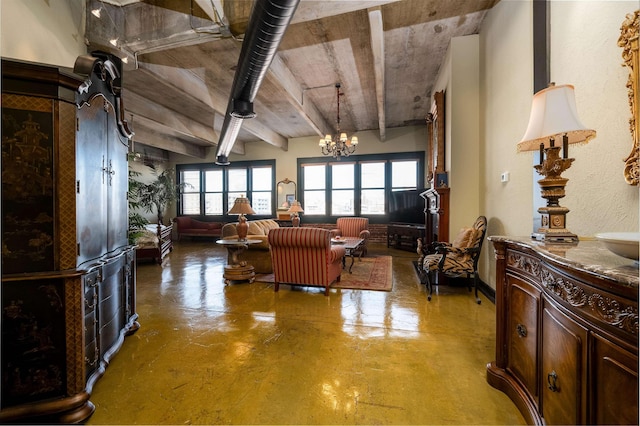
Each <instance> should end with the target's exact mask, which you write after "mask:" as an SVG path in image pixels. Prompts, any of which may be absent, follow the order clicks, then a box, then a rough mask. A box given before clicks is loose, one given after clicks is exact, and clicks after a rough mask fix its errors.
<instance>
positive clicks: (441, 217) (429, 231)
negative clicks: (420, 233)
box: [420, 187, 450, 245]
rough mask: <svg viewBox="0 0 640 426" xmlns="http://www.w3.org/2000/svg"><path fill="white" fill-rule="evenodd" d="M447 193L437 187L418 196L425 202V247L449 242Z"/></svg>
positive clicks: (444, 188) (443, 188) (445, 190)
mask: <svg viewBox="0 0 640 426" xmlns="http://www.w3.org/2000/svg"><path fill="white" fill-rule="evenodd" d="M449 191H450V189H449V188H448V187H439V188H431V189H427V190H426V191H424V192H423V193H421V194H420V196H421V197H422V198H423V199H424V200H425V208H424V213H425V228H426V231H425V245H430V244H432V243H434V242H448V241H449Z"/></svg>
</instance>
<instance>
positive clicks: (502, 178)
mask: <svg viewBox="0 0 640 426" xmlns="http://www.w3.org/2000/svg"><path fill="white" fill-rule="evenodd" d="M509 177H510V173H509V172H504V173H502V174H501V175H500V182H509Z"/></svg>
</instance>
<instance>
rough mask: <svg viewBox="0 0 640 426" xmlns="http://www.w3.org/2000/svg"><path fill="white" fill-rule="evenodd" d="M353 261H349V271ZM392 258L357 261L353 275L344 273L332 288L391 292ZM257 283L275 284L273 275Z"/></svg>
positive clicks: (267, 275) (259, 278)
mask: <svg viewBox="0 0 640 426" xmlns="http://www.w3.org/2000/svg"><path fill="white" fill-rule="evenodd" d="M350 263H351V259H347V269H349V264H350ZM391 265H392V257H391V256H366V257H363V258H361V259H360V260H358V259H355V261H354V263H353V268H352V269H351V272H352V273H351V274H350V273H349V271H348V270H344V271H342V275H341V277H340V282H334V283H333V284H331V288H342V289H352V290H376V291H391V289H392V287H393V270H392V268H391ZM256 281H260V282H267V283H273V274H264V275H256Z"/></svg>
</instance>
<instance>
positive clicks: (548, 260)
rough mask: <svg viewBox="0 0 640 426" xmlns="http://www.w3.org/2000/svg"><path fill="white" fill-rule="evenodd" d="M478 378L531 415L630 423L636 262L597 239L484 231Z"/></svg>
mask: <svg viewBox="0 0 640 426" xmlns="http://www.w3.org/2000/svg"><path fill="white" fill-rule="evenodd" d="M489 240H490V241H491V242H493V245H494V248H495V254H496V359H495V361H493V362H491V363H490V364H488V365H487V381H488V382H489V384H490V385H492V386H493V387H495V388H497V389H499V390H501V391H502V392H504V393H506V394H507V395H508V396H509V398H511V400H512V401H513V402H514V403H515V404H516V406H517V407H518V409H519V410H520V412H522V414H523V415H524V417H525V419H526V420H527V422H529V423H531V424H638V283H639V279H638V263H636V262H634V261H632V260H629V259H625V258H623V257H620V256H617V255H614V254H613V253H611V252H609V251H608V250H607V249H606V248H605V247H604V245H603V244H602V243H601V242H598V241H580V242H579V243H577V244H544V243H543V242H537V241H532V240H531V239H530V238H528V237H522V238H509V237H499V236H492V237H489Z"/></svg>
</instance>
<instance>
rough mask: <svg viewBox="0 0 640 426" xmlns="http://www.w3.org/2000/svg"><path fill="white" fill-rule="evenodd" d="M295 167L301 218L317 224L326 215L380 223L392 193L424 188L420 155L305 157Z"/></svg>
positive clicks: (386, 213)
mask: <svg viewBox="0 0 640 426" xmlns="http://www.w3.org/2000/svg"><path fill="white" fill-rule="evenodd" d="M298 165H299V168H300V172H299V177H298V179H299V181H300V185H301V188H302V194H303V195H302V199H301V202H302V205H303V208H304V215H305V216H307V217H309V216H311V217H313V216H315V217H316V220H318V221H322V220H327V217H328V216H332V217H338V216H369V217H381V219H380V220H384V216H385V215H388V214H389V208H388V206H389V194H390V193H391V192H392V191H404V190H412V189H413V190H415V189H422V187H423V185H424V176H423V175H424V152H407V153H395V154H378V155H358V156H355V155H352V156H350V157H349V159H348V161H335V159H333V158H306V159H298ZM323 216H324V217H323ZM328 220H331V219H328Z"/></svg>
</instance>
